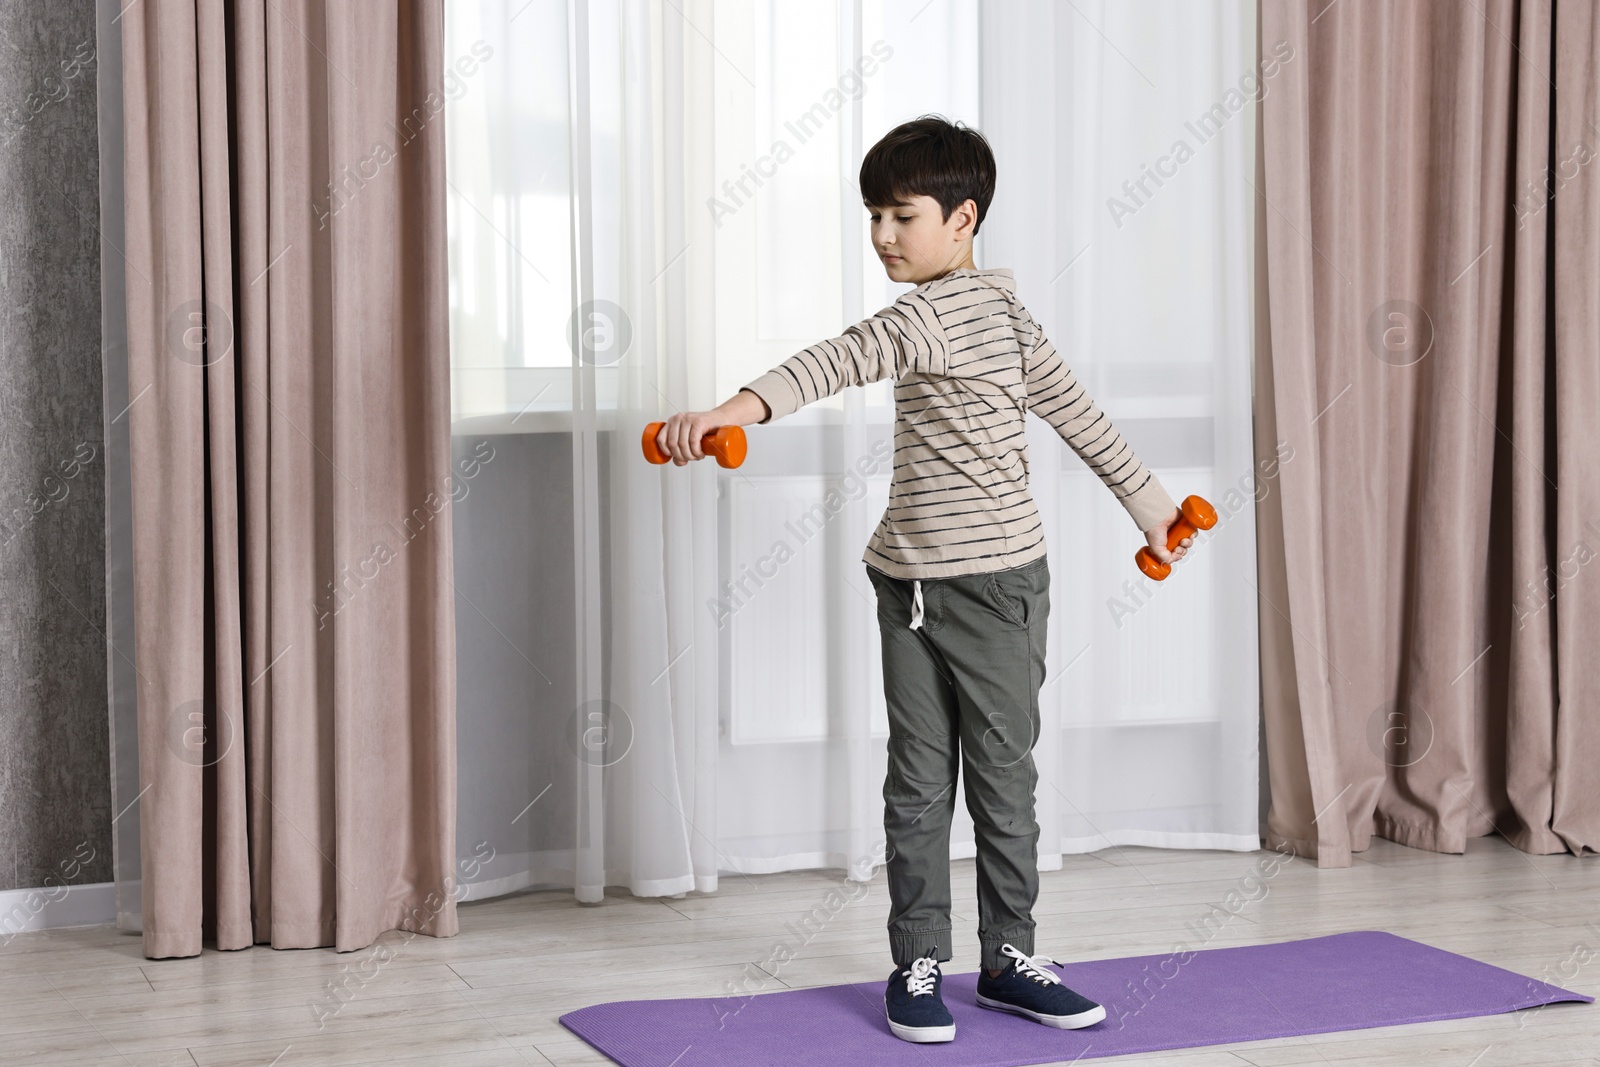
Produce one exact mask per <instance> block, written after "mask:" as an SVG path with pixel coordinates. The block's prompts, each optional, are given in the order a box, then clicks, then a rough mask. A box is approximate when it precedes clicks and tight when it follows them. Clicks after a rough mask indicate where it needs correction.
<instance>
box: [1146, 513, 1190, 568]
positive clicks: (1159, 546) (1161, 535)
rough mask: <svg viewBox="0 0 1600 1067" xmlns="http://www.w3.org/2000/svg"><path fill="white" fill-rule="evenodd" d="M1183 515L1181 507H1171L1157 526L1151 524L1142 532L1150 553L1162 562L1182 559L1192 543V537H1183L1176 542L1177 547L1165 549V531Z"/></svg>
mask: <svg viewBox="0 0 1600 1067" xmlns="http://www.w3.org/2000/svg"><path fill="white" fill-rule="evenodd" d="M1182 517H1183V509H1181V508H1173V509H1172V514H1171V515H1169V516H1168V517H1167V520H1166V521H1165V522H1163V523H1162V524H1161V525H1159V526H1152V527H1150V529H1148V530H1146V531H1145V532H1144V538H1145V540H1146V541H1147V542H1149V544H1150V554H1151V555H1152V556H1154V557H1155V558H1156V559H1157V560H1159V561H1160V562H1162V563H1171V562H1172V561H1173V560H1177V559H1182V558H1183V555H1184V553H1185V552H1187V551H1189V546H1190V545H1192V544H1194V538H1193V537H1185V538H1184V539H1183V540H1181V541H1179V542H1178V547H1177V548H1176V549H1174V550H1173V551H1171V552H1168V551H1167V531H1168V530H1170V529H1171V528H1172V524H1173V523H1175V522H1177V521H1178V520H1179V519H1180V518H1182Z"/></svg>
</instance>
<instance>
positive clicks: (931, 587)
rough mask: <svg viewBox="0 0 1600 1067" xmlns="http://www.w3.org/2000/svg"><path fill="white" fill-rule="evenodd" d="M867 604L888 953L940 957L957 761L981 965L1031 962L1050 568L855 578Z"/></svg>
mask: <svg viewBox="0 0 1600 1067" xmlns="http://www.w3.org/2000/svg"><path fill="white" fill-rule="evenodd" d="M867 575H868V577H869V578H870V579H871V581H872V584H873V587H874V589H876V590H877V594H878V627H879V630H880V631H881V636H882V641H883V692H884V697H885V698H886V699H887V702H888V705H889V770H888V774H887V776H886V777H885V779H884V783H883V801H884V807H883V830H884V837H885V850H884V851H885V855H886V856H887V865H888V878H889V901H890V908H889V949H890V952H891V953H892V954H893V956H894V962H895V965H896V966H901V967H903V966H906V965H907V964H909V963H910V962H911V961H912V960H914V959H917V958H918V957H921V956H928V955H931V956H933V957H934V958H935V959H937V960H939V961H941V962H943V961H945V960H948V959H950V958H951V954H952V953H951V938H950V818H951V815H952V814H953V813H954V811H955V788H956V769H957V766H958V764H957V760H958V758H959V760H960V763H959V766H960V769H961V777H962V779H963V782H964V786H965V793H966V801H967V811H968V812H969V813H970V814H971V815H972V822H973V825H974V828H975V830H976V834H977V846H978V854H977V878H978V939H979V941H980V943H981V944H982V947H983V960H982V966H984V967H987V968H990V969H998V968H1001V967H1005V966H1007V965H1009V964H1010V963H1011V961H1010V960H1009V959H1008V958H1006V957H1005V956H1003V955H1001V952H1000V946H1001V945H1003V944H1006V943H1007V942H1009V943H1010V944H1011V945H1012V946H1013V947H1015V948H1016V949H1018V950H1019V951H1022V952H1026V953H1028V954H1029V955H1032V954H1033V950H1034V949H1033V929H1034V924H1033V905H1034V901H1035V900H1037V899H1038V896H1039V870H1038V846H1039V824H1038V822H1037V821H1036V820H1035V818H1034V790H1035V788H1036V787H1037V785H1038V782H1039V775H1038V772H1037V771H1036V770H1035V769H1034V765H1033V746H1034V744H1035V743H1036V741H1037V740H1038V737H1039V689H1040V687H1041V686H1042V685H1043V684H1044V669H1045V668H1044V659H1045V625H1046V622H1047V621H1048V617H1049V614H1050V569H1049V566H1048V564H1047V563H1046V561H1045V558H1044V557H1042V556H1041V557H1040V558H1039V559H1037V560H1035V561H1034V562H1032V563H1028V564H1024V565H1023V566H1021V567H1016V568H1012V569H1010V570H1002V571H991V572H988V573H985V574H972V575H964V576H962V577H958V578H931V579H930V578H925V579H922V580H920V581H913V580H910V579H901V578H892V577H890V576H889V575H886V574H884V573H883V572H881V571H878V570H876V569H874V568H873V567H871V566H868V567H867Z"/></svg>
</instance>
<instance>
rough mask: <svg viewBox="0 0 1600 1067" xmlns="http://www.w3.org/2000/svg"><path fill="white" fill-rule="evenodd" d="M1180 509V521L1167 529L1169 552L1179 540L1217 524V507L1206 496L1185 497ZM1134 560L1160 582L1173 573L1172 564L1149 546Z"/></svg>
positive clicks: (1135, 554)
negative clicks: (1160, 557) (1164, 560)
mask: <svg viewBox="0 0 1600 1067" xmlns="http://www.w3.org/2000/svg"><path fill="white" fill-rule="evenodd" d="M1178 510H1179V511H1181V512H1182V514H1181V515H1179V516H1178V521H1177V522H1175V523H1173V524H1172V527H1171V529H1169V530H1168V531H1167V551H1168V552H1171V551H1173V550H1175V549H1176V548H1177V547H1178V542H1179V541H1182V540H1183V539H1184V538H1185V537H1192V536H1194V534H1195V532H1196V531H1199V530H1209V529H1211V527H1213V526H1215V525H1216V524H1217V509H1216V508H1214V507H1212V506H1211V505H1210V504H1209V503H1208V502H1207V501H1206V499H1205V497H1199V496H1188V497H1184V499H1183V504H1182V506H1181V507H1180V508H1179V509H1178ZM1133 561H1134V562H1135V563H1137V564H1138V565H1139V569H1140V570H1142V571H1144V573H1145V574H1146V575H1147V576H1149V577H1151V578H1154V579H1155V580H1156V581H1158V582H1159V581H1161V580H1162V579H1163V578H1165V577H1166V576H1167V575H1169V574H1171V573H1172V564H1170V563H1162V562H1161V561H1160V560H1159V559H1156V555H1155V553H1154V552H1151V551H1150V549H1149V547H1148V546H1146V547H1145V548H1141V549H1140V550H1139V551H1138V552H1135V553H1134V556H1133Z"/></svg>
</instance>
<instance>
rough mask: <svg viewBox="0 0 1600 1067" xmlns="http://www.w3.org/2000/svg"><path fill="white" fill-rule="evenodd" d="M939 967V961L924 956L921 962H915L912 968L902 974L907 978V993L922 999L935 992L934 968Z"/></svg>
mask: <svg viewBox="0 0 1600 1067" xmlns="http://www.w3.org/2000/svg"><path fill="white" fill-rule="evenodd" d="M938 966H939V961H938V960H936V959H934V958H933V957H932V956H924V957H922V958H921V959H920V960H913V961H912V963H911V966H910V967H907V968H906V969H905V970H903V971H901V972H900V973H901V974H903V975H905V976H906V991H907V992H909V993H910V994H911V995H912V996H914V997H920V996H922V995H924V994H927V993H932V992H933V984H934V977H933V972H934V968H936V967H938Z"/></svg>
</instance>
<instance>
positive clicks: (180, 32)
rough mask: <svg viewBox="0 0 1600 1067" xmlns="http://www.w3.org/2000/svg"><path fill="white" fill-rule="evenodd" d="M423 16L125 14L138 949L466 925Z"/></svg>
mask: <svg viewBox="0 0 1600 1067" xmlns="http://www.w3.org/2000/svg"><path fill="white" fill-rule="evenodd" d="M442 17H443V16H442V8H441V7H440V4H439V3H438V0H406V2H402V3H399V4H397V5H333V4H325V3H322V2H319V0H266V2H253V3H239V4H227V5H224V4H222V3H219V2H200V3H196V4H194V5H183V4H165V3H163V4H143V5H136V6H134V7H131V8H129V9H127V10H126V14H125V16H124V18H123V28H122V33H123V60H124V82H123V88H124V94H125V117H124V123H125V127H124V129H125V135H126V142H127V143H126V158H125V202H126V209H127V248H126V256H127V258H128V261H129V265H130V267H131V268H132V273H131V274H130V280H129V282H128V293H127V302H128V374H129V384H130V393H129V395H130V396H132V397H133V398H134V399H133V402H132V404H131V406H130V408H129V410H128V418H129V420H130V427H129V438H130V444H129V448H130V457H131V470H132V490H133V492H132V497H133V515H132V525H133V558H134V625H135V648H136V663H137V670H138V674H139V680H138V704H139V712H138V727H139V766H140V779H141V790H142V792H141V799H140V810H139V820H140V822H139V825H140V834H141V842H142V846H141V879H142V885H141V889H142V900H143V920H142V926H143V935H144V949H145V954H146V955H147V956H150V957H162V956H182V955H193V954H196V953H198V952H200V950H201V946H202V941H203V940H206V939H214V940H215V943H216V946H217V947H218V948H224V949H232V948H241V947H245V946H248V945H250V944H253V943H266V944H270V945H272V946H274V947H277V948H291V947H314V946H325V945H333V946H335V947H336V948H338V949H339V950H340V951H348V950H352V949H357V948H361V947H364V946H366V945H369V944H371V943H372V941H373V940H374V939H375V938H376V937H377V936H378V935H379V934H381V933H383V932H384V931H386V930H390V929H396V928H399V929H406V930H415V931H419V932H423V933H429V934H434V935H439V936H448V935H451V934H454V933H455V932H456V916H455V911H454V905H455V885H454V881H453V868H454V865H455V840H454V829H455V828H454V819H455V774H456V765H455V734H454V714H455V708H454V684H455V660H454V656H455V651H454V649H455V646H454V632H453V631H454V613H453V597H452V592H451V586H450V571H449V561H450V553H451V535H450V502H451V498H452V496H453V495H454V488H453V487H454V484H455V483H454V479H453V477H452V475H453V469H452V465H451V453H450V421H449V419H450V403H449V373H448V372H449V366H448V332H447V331H448V323H447V318H448V292H447V276H446V257H445V240H446V234H445V207H444V191H445V184H444V135H443V116H442V114H441V111H442V107H443V98H442V97H441V95H440V90H441V83H442V78H443V76H444V70H443V61H442V36H443V33H442V31H443V26H442Z"/></svg>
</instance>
